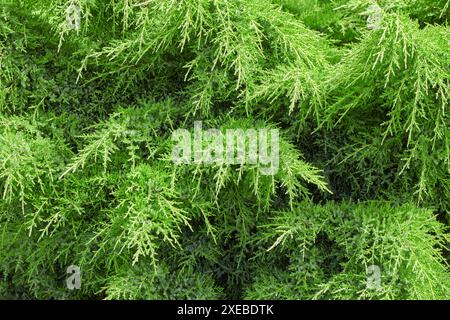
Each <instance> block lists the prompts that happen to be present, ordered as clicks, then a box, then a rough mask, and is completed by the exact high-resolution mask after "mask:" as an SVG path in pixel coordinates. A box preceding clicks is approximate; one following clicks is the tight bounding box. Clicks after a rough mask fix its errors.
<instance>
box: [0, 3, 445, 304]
mask: <svg viewBox="0 0 450 320" xmlns="http://www.w3.org/2000/svg"><path fill="white" fill-rule="evenodd" d="M374 4H378V5H379V6H380V8H381V9H382V20H381V22H380V27H379V28H376V29H374V30H369V29H368V25H367V18H368V16H369V15H370V13H369V12H368V11H367V10H368V8H369V6H370V5H374ZM70 6H75V8H79V9H80V12H81V17H80V18H81V19H80V29H79V30H77V29H74V28H72V27H70V25H69V24H68V23H67V17H66V15H67V8H69V7H70ZM449 7H450V2H449V1H448V0H436V1H425V0H396V1H366V0H351V1H344V0H335V1H322V0H298V1H290V0H154V1H144V0H127V1H125V0H110V1H100V0H51V1H50V0H40V1H31V0H30V1H28V0H20V1H5V0H4V1H3V2H2V3H1V4H0V297H1V298H8V299H13V298H14V299H17V298H23V299H30V298H39V299H50V298H55V299H74V298H83V299H99V298H100V299H217V298H223V299H229V298H233V299H242V298H251V299H447V297H448V296H449V292H450V288H449V286H450V274H449V272H450V270H449V268H448V265H447V246H448V243H447V241H448V231H447V228H446V224H448V214H449V213H450V116H449V96H450V95H449V93H450V45H449V39H450V29H449V27H448V24H447V23H448V18H449V12H450V8H449ZM196 121H202V123H203V126H204V127H205V129H208V128H216V129H218V130H219V131H222V132H224V131H225V130H227V129H236V130H246V129H262V128H266V129H278V130H279V131H280V144H279V150H280V152H279V155H280V158H279V160H280V161H279V170H278V171H277V172H276V173H275V174H274V175H262V174H261V171H260V169H261V164H259V163H258V164H249V163H244V164H240V163H235V164H227V163H214V164H213V165H207V164H200V163H195V162H192V163H189V164H176V163H174V162H173V161H172V157H171V156H172V150H173V148H174V141H173V139H172V134H173V132H175V130H177V129H186V130H188V131H189V132H192V130H193V128H194V125H195V123H196ZM246 147H248V145H247V144H246ZM70 265H77V266H79V267H80V269H81V271H82V285H81V288H80V289H79V290H73V291H71V290H68V289H67V287H66V283H65V280H66V278H67V276H68V275H67V274H66V270H67V267H68V266H70ZM370 268H375V269H376V268H379V270H380V272H381V282H380V286H379V287H377V288H371V287H370V286H368V276H369V275H370V272H368V270H369V269H370ZM372 271H373V270H372Z"/></svg>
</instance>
